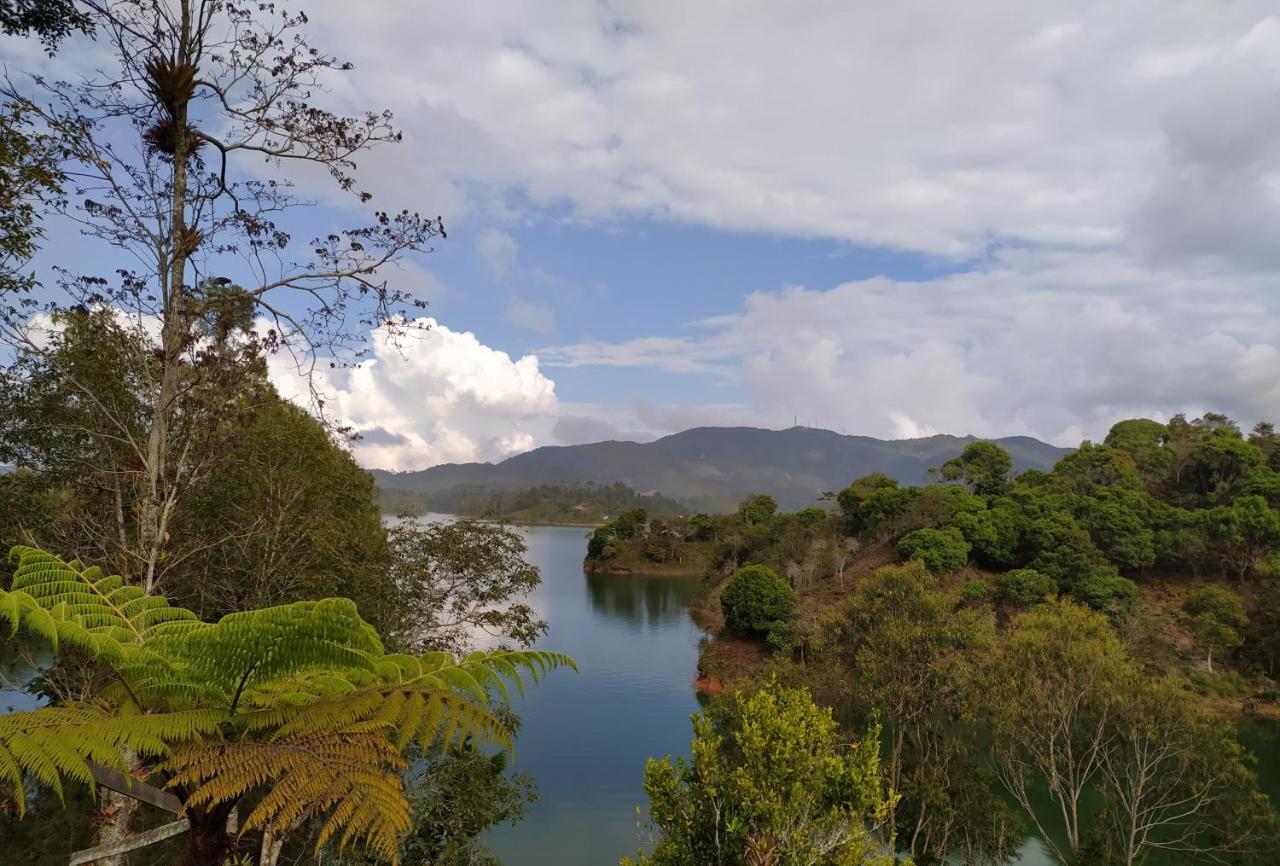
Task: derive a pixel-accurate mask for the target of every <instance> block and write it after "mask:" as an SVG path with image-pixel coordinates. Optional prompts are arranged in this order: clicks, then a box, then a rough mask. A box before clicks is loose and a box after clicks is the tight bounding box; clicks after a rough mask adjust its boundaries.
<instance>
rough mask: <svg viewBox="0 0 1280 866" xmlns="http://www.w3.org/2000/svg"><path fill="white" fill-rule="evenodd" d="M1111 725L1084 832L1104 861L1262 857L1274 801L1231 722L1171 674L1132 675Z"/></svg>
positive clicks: (1272, 825)
mask: <svg viewBox="0 0 1280 866" xmlns="http://www.w3.org/2000/svg"><path fill="white" fill-rule="evenodd" d="M1110 727H1111V730H1112V738H1111V741H1110V743H1109V744H1108V748H1107V749H1106V752H1105V754H1104V757H1103V761H1102V770H1101V773H1100V782H1099V788H1100V789H1101V791H1102V793H1103V796H1104V797H1105V798H1106V803H1105V805H1104V807H1103V809H1102V810H1101V812H1100V814H1099V816H1098V818H1097V822H1096V823H1097V826H1096V827H1095V829H1094V831H1093V834H1092V835H1093V836H1094V837H1095V838H1096V839H1098V840H1100V841H1101V842H1102V846H1101V847H1102V849H1103V851H1106V852H1108V853H1113V858H1109V859H1113V861H1114V862H1117V863H1122V864H1124V866H1134V864H1137V863H1142V862H1146V861H1147V858H1148V857H1149V856H1151V855H1153V854H1159V853H1160V852H1163V853H1164V854H1165V856H1167V857H1168V856H1171V857H1173V858H1176V860H1172V861H1170V862H1190V861H1189V860H1188V859H1187V858H1195V862H1256V863H1262V862H1264V860H1263V859H1262V858H1266V857H1270V856H1271V855H1272V854H1274V849H1269V847H1268V841H1267V840H1268V836H1271V837H1273V838H1274V832H1275V826H1276V815H1275V809H1274V807H1272V805H1271V804H1270V803H1269V802H1268V800H1267V796H1266V795H1265V794H1264V793H1263V792H1262V791H1261V790H1259V788H1258V780H1257V777H1256V776H1255V775H1254V772H1253V769H1252V767H1251V766H1250V758H1249V756H1248V754H1247V753H1246V752H1245V750H1244V748H1243V747H1242V746H1241V745H1240V741H1239V740H1238V739H1237V737H1236V732H1235V728H1234V725H1232V723H1231V722H1230V721H1228V720H1227V719H1224V718H1220V717H1215V716H1213V715H1211V714H1209V713H1207V712H1206V711H1204V710H1203V709H1201V708H1200V707H1199V706H1197V705H1196V703H1195V699H1194V698H1193V697H1191V696H1190V695H1188V693H1187V691H1186V689H1185V688H1184V687H1183V686H1182V684H1181V682H1180V681H1179V680H1178V679H1177V678H1176V677H1172V676H1171V677H1165V678H1159V679H1144V680H1142V681H1141V682H1139V683H1138V684H1137V685H1136V686H1135V688H1134V693H1133V694H1132V695H1130V696H1128V698H1127V700H1126V701H1125V702H1124V704H1123V705H1122V706H1121V707H1120V708H1119V709H1118V711H1117V712H1116V714H1115V717H1114V719H1113V721H1112V723H1111V725H1110ZM1251 855H1252V856H1251ZM1258 855H1261V856H1260V857H1259V856H1258ZM1227 858H1231V859H1230V860H1228V859H1227ZM1254 858H1257V859H1254Z"/></svg>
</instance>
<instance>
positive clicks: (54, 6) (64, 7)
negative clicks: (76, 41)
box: [0, 0, 93, 53]
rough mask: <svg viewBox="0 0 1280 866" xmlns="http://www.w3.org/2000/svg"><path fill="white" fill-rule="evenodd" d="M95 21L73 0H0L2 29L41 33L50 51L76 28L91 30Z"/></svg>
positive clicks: (16, 33)
mask: <svg viewBox="0 0 1280 866" xmlns="http://www.w3.org/2000/svg"><path fill="white" fill-rule="evenodd" d="M92 23H93V22H92V20H91V19H90V18H89V16H87V15H85V13H84V12H83V11H82V10H81V9H80V7H79V6H78V5H77V4H76V3H75V2H74V0H0V31H3V32H4V33H7V34H8V35H10V36H38V37H40V41H41V42H43V43H44V44H45V47H46V48H48V49H49V52H50V53H53V50H54V49H55V48H56V47H57V45H58V43H59V42H61V41H62V40H63V39H65V38H66V37H68V36H70V35H71V34H72V33H73V32H75V31H76V30H83V31H88V30H90V29H91V28H92Z"/></svg>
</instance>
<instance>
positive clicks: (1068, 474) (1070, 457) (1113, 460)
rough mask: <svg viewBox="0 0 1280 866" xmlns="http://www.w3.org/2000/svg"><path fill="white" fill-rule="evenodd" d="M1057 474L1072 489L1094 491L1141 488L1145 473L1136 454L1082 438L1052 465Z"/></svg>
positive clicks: (1080, 491)
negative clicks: (1141, 472)
mask: <svg viewBox="0 0 1280 866" xmlns="http://www.w3.org/2000/svg"><path fill="white" fill-rule="evenodd" d="M1053 474H1054V476H1055V477H1056V478H1058V479H1060V480H1062V481H1065V482H1067V484H1068V485H1069V486H1070V487H1071V489H1072V490H1073V492H1075V493H1082V494H1093V493H1095V492H1096V491H1097V490H1098V488H1101V487H1119V488H1123V489H1126V490H1141V489H1142V487H1143V483H1142V476H1141V475H1140V474H1139V473H1138V467H1137V464H1136V463H1135V461H1134V458H1133V455H1132V454H1130V453H1129V452H1127V451H1124V450H1123V449H1120V448H1115V447H1112V446H1110V445H1094V444H1093V443H1092V442H1082V443H1080V447H1079V448H1077V449H1076V450H1075V451H1072V452H1071V453H1069V454H1067V455H1066V456H1065V457H1063V458H1062V459H1061V460H1059V461H1058V463H1057V465H1056V466H1054V467H1053Z"/></svg>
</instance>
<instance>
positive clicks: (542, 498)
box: [378, 483, 688, 526]
mask: <svg viewBox="0 0 1280 866" xmlns="http://www.w3.org/2000/svg"><path fill="white" fill-rule="evenodd" d="M378 503H379V507H380V508H381V509H382V511H383V513H384V514H414V515H417V514H422V513H425V512H428V511H434V512H438V513H443V514H460V515H465V516H468V517H490V518H496V519H501V520H506V521H509V522H512V523H554V524H571V525H573V524H582V525H585V526H596V525H599V524H602V523H606V522H608V521H609V520H610V519H612V518H614V517H616V516H617V515H619V514H622V513H623V512H626V511H630V510H634V509H636V508H643V509H644V510H645V511H646V512H647V513H648V514H652V515H654V516H657V517H674V516H676V515H680V514H684V513H687V511H688V509H687V508H685V506H683V505H682V504H680V503H679V502H676V501H675V500H674V499H668V498H667V497H665V496H663V495H661V494H660V493H657V492H653V493H640V492H637V491H636V490H634V489H632V488H630V487H628V486H627V485H625V484H618V483H615V484H591V483H588V484H543V485H540V486H538V487H530V488H528V489H526V490H500V489H497V488H493V487H485V486H460V487H454V488H451V489H449V490H447V491H444V492H441V493H417V492H414V491H410V490H397V489H394V488H391V489H381V490H379V491H378Z"/></svg>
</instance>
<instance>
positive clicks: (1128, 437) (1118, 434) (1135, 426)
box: [1103, 418, 1174, 481]
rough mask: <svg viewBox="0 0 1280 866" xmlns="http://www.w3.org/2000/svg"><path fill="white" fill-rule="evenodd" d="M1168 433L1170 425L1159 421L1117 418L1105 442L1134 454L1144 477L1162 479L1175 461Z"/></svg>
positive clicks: (1155, 479)
mask: <svg viewBox="0 0 1280 866" xmlns="http://www.w3.org/2000/svg"><path fill="white" fill-rule="evenodd" d="M1168 435H1169V430H1168V428H1167V427H1166V426H1165V425H1164V424H1161V423H1160V422H1159V421H1152V420H1150V419H1147V418H1135V419H1132V420H1129V421H1120V422H1117V423H1116V424H1115V425H1113V426H1112V428H1111V431H1110V432H1109V433H1107V438H1106V439H1104V440H1103V442H1104V444H1106V445H1109V446H1110V447H1112V448H1116V449H1119V450H1121V451H1124V452H1125V453H1127V454H1128V455H1129V456H1130V457H1132V458H1133V462H1134V465H1135V466H1137V468H1138V471H1139V472H1141V473H1142V476H1143V478H1145V479H1147V480H1148V481H1158V480H1163V479H1164V478H1165V476H1167V475H1168V473H1169V469H1170V467H1171V466H1172V464H1173V459H1174V455H1173V452H1171V451H1170V450H1168V449H1166V448H1165V447H1164V443H1165V440H1166V438H1167V437H1168Z"/></svg>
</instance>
